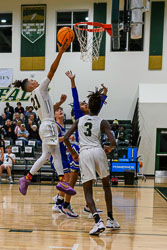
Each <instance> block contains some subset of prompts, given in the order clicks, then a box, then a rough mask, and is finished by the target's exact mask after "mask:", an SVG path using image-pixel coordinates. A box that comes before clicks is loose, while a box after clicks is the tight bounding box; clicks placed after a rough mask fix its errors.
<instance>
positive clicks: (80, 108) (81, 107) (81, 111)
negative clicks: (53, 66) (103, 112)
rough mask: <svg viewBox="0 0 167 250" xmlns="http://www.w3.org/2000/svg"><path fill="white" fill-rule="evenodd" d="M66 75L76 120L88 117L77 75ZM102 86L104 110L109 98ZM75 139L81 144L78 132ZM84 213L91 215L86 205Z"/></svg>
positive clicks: (70, 73) (69, 73)
mask: <svg viewBox="0 0 167 250" xmlns="http://www.w3.org/2000/svg"><path fill="white" fill-rule="evenodd" d="M65 74H66V75H67V77H68V78H69V79H70V80H71V89H72V96H73V111H74V118H75V120H78V119H79V118H81V117H82V116H84V115H87V114H88V113H89V108H88V104H87V103H86V102H85V101H83V102H79V96H78V91H77V88H76V84H75V74H73V73H72V71H67V72H66V73H65ZM101 86H102V88H103V95H102V102H101V108H102V106H103V104H104V102H105V100H106V98H107V91H108V89H107V88H106V87H105V86H104V84H101ZM75 137H76V141H77V142H79V137H78V131H76V132H75ZM74 175H75V178H74V179H76V180H77V178H78V172H76V173H75V174H74ZM74 185H75V184H74ZM97 211H98V213H101V212H102V210H100V209H97ZM84 212H86V213H90V209H89V207H88V205H86V206H85V207H84Z"/></svg>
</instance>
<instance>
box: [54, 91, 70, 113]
mask: <svg viewBox="0 0 167 250" xmlns="http://www.w3.org/2000/svg"><path fill="white" fill-rule="evenodd" d="M66 99H67V96H66V95H65V94H62V95H61V97H60V101H59V102H57V103H56V104H55V105H54V111H56V110H57V109H58V108H59V107H60V106H61V105H62V104H63V103H64V102H65V101H66Z"/></svg>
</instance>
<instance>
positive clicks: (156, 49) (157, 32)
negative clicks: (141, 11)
mask: <svg viewBox="0 0 167 250" xmlns="http://www.w3.org/2000/svg"><path fill="white" fill-rule="evenodd" d="M164 15H165V2H164V1H160V2H159V1H157V2H152V8H151V27H150V53H149V69H150V70H161V69H162V56H163V39H164Z"/></svg>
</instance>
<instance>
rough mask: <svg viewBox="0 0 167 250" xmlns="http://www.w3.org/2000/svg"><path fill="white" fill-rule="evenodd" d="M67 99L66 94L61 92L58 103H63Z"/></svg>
mask: <svg viewBox="0 0 167 250" xmlns="http://www.w3.org/2000/svg"><path fill="white" fill-rule="evenodd" d="M66 99H67V96H66V95H65V94H62V95H61V97H60V103H61V104H62V103H64V102H65V101H66Z"/></svg>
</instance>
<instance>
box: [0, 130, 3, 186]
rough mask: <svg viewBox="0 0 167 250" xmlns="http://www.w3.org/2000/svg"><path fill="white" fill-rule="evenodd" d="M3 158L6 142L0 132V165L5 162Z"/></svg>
mask: <svg viewBox="0 0 167 250" xmlns="http://www.w3.org/2000/svg"><path fill="white" fill-rule="evenodd" d="M3 159H4V142H3V139H2V137H1V134H0V166H1V165H2V164H3ZM0 182H1V177H0Z"/></svg>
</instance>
